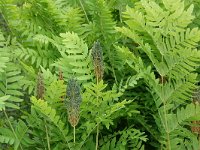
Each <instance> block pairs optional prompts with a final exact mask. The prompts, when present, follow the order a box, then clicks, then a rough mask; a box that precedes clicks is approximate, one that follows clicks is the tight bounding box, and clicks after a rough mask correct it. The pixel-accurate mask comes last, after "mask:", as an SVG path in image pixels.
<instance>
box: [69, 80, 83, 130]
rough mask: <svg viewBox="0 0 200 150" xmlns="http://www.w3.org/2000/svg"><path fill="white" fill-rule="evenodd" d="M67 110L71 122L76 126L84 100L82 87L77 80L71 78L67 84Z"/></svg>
mask: <svg viewBox="0 0 200 150" xmlns="http://www.w3.org/2000/svg"><path fill="white" fill-rule="evenodd" d="M66 94H67V98H68V99H67V101H66V105H67V112H68V120H69V122H70V124H71V125H72V126H73V127H75V126H76V125H77V124H78V122H79V113H80V104H81V101H82V97H81V89H80V86H79V84H78V83H77V80H75V79H73V78H72V79H69V81H68V85H67V91H66Z"/></svg>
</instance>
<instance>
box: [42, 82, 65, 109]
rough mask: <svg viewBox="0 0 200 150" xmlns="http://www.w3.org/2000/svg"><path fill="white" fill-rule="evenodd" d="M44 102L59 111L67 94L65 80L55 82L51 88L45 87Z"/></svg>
mask: <svg viewBox="0 0 200 150" xmlns="http://www.w3.org/2000/svg"><path fill="white" fill-rule="evenodd" d="M45 88H46V91H45V93H44V100H46V101H47V102H48V104H50V105H51V106H52V107H53V108H57V109H59V108H60V107H62V105H63V100H64V98H65V94H66V86H65V85H64V81H63V80H58V81H53V82H52V83H51V84H50V85H49V86H47V87H45Z"/></svg>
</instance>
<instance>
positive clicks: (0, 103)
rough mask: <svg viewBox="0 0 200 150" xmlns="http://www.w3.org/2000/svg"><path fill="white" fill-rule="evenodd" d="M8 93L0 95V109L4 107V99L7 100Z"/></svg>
mask: <svg viewBox="0 0 200 150" xmlns="http://www.w3.org/2000/svg"><path fill="white" fill-rule="evenodd" d="M9 97H10V95H6V96H2V97H0V111H2V110H4V109H5V105H6V100H8V99H9Z"/></svg>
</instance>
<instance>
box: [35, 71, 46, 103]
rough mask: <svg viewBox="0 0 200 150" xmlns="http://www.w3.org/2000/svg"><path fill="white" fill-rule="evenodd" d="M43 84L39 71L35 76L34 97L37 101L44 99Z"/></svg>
mask: <svg viewBox="0 0 200 150" xmlns="http://www.w3.org/2000/svg"><path fill="white" fill-rule="evenodd" d="M44 90H45V89H44V82H43V77H42V73H41V71H39V72H38V75H37V88H36V95H37V96H36V97H37V99H43V97H44Z"/></svg>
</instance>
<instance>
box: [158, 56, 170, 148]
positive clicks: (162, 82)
mask: <svg viewBox="0 0 200 150" xmlns="http://www.w3.org/2000/svg"><path fill="white" fill-rule="evenodd" d="M162 62H163V55H162ZM160 76H161V84H162V94H164V91H163V88H164V77H163V76H162V75H160ZM162 101H163V107H164V117H165V118H164V121H165V128H166V134H167V137H166V138H167V150H171V143H170V135H169V128H168V121H167V111H166V100H165V99H163V100H162Z"/></svg>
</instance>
